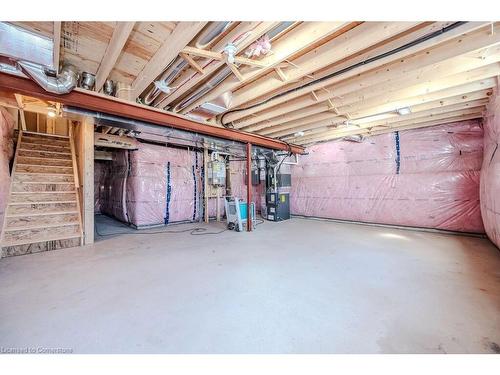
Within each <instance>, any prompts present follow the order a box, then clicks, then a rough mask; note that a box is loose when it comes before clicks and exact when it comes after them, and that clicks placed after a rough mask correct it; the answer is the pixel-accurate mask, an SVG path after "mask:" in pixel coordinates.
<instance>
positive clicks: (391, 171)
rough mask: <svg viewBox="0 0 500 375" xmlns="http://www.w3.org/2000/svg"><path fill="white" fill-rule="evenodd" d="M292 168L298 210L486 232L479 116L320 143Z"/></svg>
mask: <svg viewBox="0 0 500 375" xmlns="http://www.w3.org/2000/svg"><path fill="white" fill-rule="evenodd" d="M306 151H307V152H308V153H309V154H308V155H305V156H303V157H301V158H300V162H299V165H294V166H292V190H291V194H290V199H291V211H292V214H297V215H305V216H315V217H322V218H332V219H341V220H353V221H361V222H370V223H381V224H392V225H402V226H414V227H426V228H437V229H446V230H454V231H463V232H476V233H482V232H484V227H483V223H482V220H481V213H480V205H479V175H480V168H481V162H482V154H483V130H482V127H481V125H480V122H479V121H465V122H459V123H452V124H447V125H440V126H436V127H430V128H422V129H415V130H407V131H402V132H393V133H388V134H383V135H378V136H374V137H369V138H366V139H365V140H364V141H363V142H361V143H356V142H350V141H332V142H327V143H323V144H319V145H315V146H312V147H310V148H308V149H307V150H306Z"/></svg>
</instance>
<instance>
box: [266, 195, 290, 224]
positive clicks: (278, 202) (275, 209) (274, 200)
mask: <svg viewBox="0 0 500 375" xmlns="http://www.w3.org/2000/svg"><path fill="white" fill-rule="evenodd" d="M266 206H267V220H270V221H282V220H288V219H290V193H267V194H266Z"/></svg>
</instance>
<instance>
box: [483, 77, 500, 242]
mask: <svg viewBox="0 0 500 375" xmlns="http://www.w3.org/2000/svg"><path fill="white" fill-rule="evenodd" d="M499 88H500V87H497V88H496V90H495V95H494V96H493V98H492V99H491V101H490V104H489V105H488V108H487V111H486V116H485V119H484V158H483V166H482V169H481V189H480V196H481V215H482V217H483V222H484V228H485V231H486V234H487V235H488V237H489V238H490V240H491V241H492V242H493V243H495V244H496V245H497V246H498V247H500V151H499V150H498V149H499V146H498V145H499V143H500V95H499Z"/></svg>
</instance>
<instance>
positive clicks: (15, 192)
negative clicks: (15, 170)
mask: <svg viewBox="0 0 500 375" xmlns="http://www.w3.org/2000/svg"><path fill="white" fill-rule="evenodd" d="M11 193H12V194H71V193H76V190H57V191H46V190H45V191H43V190H42V191H12V192H11Z"/></svg>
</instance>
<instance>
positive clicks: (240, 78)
mask: <svg viewBox="0 0 500 375" xmlns="http://www.w3.org/2000/svg"><path fill="white" fill-rule="evenodd" d="M227 66H229V69H231V72H233V74H234V75H235V76H236V78H238V80H240V81H243V80H244V78H243V76H242V75H241V73H240V71H239V70H238V68H237V67H236V65H234V64H231V63H227Z"/></svg>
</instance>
